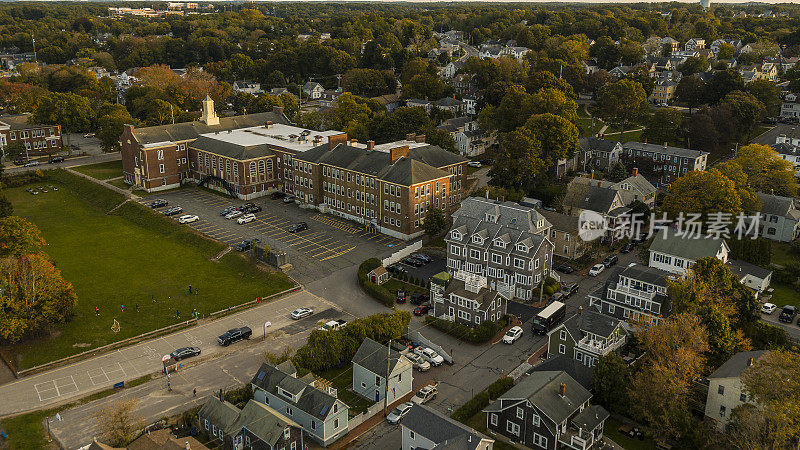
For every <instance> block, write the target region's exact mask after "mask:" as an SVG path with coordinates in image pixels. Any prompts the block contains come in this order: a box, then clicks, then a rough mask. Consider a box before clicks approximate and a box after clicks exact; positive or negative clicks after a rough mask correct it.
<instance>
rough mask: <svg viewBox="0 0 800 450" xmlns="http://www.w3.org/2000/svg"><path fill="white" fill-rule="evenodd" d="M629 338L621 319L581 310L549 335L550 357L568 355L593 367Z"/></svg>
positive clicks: (548, 351)
mask: <svg viewBox="0 0 800 450" xmlns="http://www.w3.org/2000/svg"><path fill="white" fill-rule="evenodd" d="M627 336H628V332H627V331H625V326H624V324H623V321H622V320H620V319H617V318H615V317H612V316H607V315H605V314H601V313H599V312H596V311H592V310H591V309H589V310H586V311H580V312H579V313H578V314H575V315H573V316H572V317H570V318H569V319H567V320H565V321H564V322H562V323H561V324H559V325H558V326H556V327H554V328H553V329H552V330H550V331H549V332H548V333H547V355H548V356H552V355H566V356H567V357H569V358H573V359H574V360H576V361H579V362H581V363H582V364H583V365H585V366H588V367H594V366H596V365H597V363H598V361H599V360H600V358H602V357H603V356H605V355H607V354H609V353H611V352H613V351H614V350H616V349H618V348H620V347H622V346H623V345H624V344H625V341H626V339H627Z"/></svg>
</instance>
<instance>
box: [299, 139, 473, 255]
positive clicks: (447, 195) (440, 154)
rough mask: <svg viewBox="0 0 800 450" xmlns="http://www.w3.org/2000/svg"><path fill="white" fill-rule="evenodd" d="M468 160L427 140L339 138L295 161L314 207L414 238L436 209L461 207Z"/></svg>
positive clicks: (303, 192) (304, 199) (304, 197)
mask: <svg viewBox="0 0 800 450" xmlns="http://www.w3.org/2000/svg"><path fill="white" fill-rule="evenodd" d="M466 162H467V159H466V158H463V157H461V156H459V155H456V154H454V153H450V152H448V151H446V150H443V149H441V148H439V147H437V146H434V145H430V144H426V143H425V142H424V136H416V135H408V136H406V139H405V140H402V141H396V142H390V143H387V144H381V145H375V143H374V142H372V141H369V142H367V143H366V144H360V143H358V142H356V141H355V140H351V141H347V137H346V135H344V139H341V137H340V136H335V137H331V138H330V139H329V143H328V144H323V145H320V146H318V147H316V148H314V149H312V150H309V151H307V152H303V153H301V154H298V155H297V156H296V157H295V159H294V173H295V179H294V182H295V186H296V188H295V195H297V198H298V200H299V201H300V203H301V204H303V205H306V206H308V207H312V208H316V209H319V210H320V211H323V212H330V213H332V214H334V215H336V216H339V217H343V218H346V219H349V220H354V221H356V222H359V223H363V224H365V225H367V226H369V227H372V228H374V229H376V230H377V231H380V232H381V233H384V234H388V235H390V236H395V237H399V238H401V239H411V238H414V237H416V236H419V235H421V234H422V233H423V232H424V229H423V226H424V221H425V215H426V213H427V211H428V209H430V208H431V207H435V208H439V209H441V210H442V211H444V212H445V213H448V212H452V211H454V210H455V209H457V208H458V205H459V202H460V201H461V200H462V199H463V198H464V196H465V194H464V189H465V186H466V176H467V172H466V167H465V165H466Z"/></svg>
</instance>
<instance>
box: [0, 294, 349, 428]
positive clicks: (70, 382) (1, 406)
mask: <svg viewBox="0 0 800 450" xmlns="http://www.w3.org/2000/svg"><path fill="white" fill-rule="evenodd" d="M301 306H310V307H313V308H314V309H315V311H316V312H317V313H316V314H315V315H314V316H312V318H310V319H304V321H305V322H313V323H314V324H316V322H317V320H321V319H322V318H325V319H327V320H330V319H331V318H340V317H342V314H343V313H340V312H337V311H336V309H335V308H334V307H333V305H332V304H331V303H330V302H327V301H325V300H323V299H321V298H319V297H317V296H315V295H313V294H311V293H309V292H307V291H299V292H296V293H293V294H289V295H287V296H285V297H282V298H279V299H276V300H273V301H271V302H268V303H265V304H264V305H261V306H258V307H255V308H251V309H248V310H245V311H242V312H239V313H236V314H233V315H230V316H228V317H225V318H222V319H219V320H216V321H207V322H204V323H201V324H200V325H197V326H194V327H191V328H189V329H186V330H184V331H180V332H177V333H174V334H170V335H167V336H163V337H160V338H157V339H153V340H149V341H145V342H142V343H140V344H136V345H133V346H131V347H126V348H124V349H120V350H117V351H113V352H111V353H107V354H104V355H101V356H97V357H94V358H91V359H87V360H84V361H80V362H77V363H74V364H71V365H69V366H65V367H62V368H58V369H54V370H51V371H48V372H44V373H41V374H38V375H32V376H29V377H25V378H21V379H19V380H17V381H14V382H12V383H9V384H5V385H2V386H0V398H2V399H4V401H3V402H0V416H3V415H6V414H14V413H19V412H24V411H30V410H34V409H39V408H42V407H46V406H50V405H56V404H59V403H62V402H65V401H68V400H71V399H74V398H78V397H82V396H84V395H87V394H89V393H91V392H95V391H99V390H103V389H106V388H109V387H111V386H112V385H113V384H114V383H117V382H119V381H129V380H132V379H135V378H138V377H140V376H142V375H147V374H151V373H155V372H158V371H160V370H161V367H162V363H161V358H162V356H163V355H166V354H168V353H170V352H171V351H172V350H174V349H176V348H178V347H184V346H199V347H201V349H202V351H203V354H202V356H201V357H200V358H198V360H199V361H200V362H202V361H207V360H209V359H211V358H214V357H217V356H220V355H221V354H226V353H229V352H235V351H237V350H238V349H239V347H240V346H238V345H233V346H230V347H220V346H218V345H217V342H216V339H217V336H219V335H220V334H222V333H223V332H225V330H228V329H230V328H235V327H241V326H249V327H251V328H252V329H253V333H254V337H259V336H262V335H263V324H264V323H265V322H267V321H270V322H272V325H271V326H270V328H269V329H268V332H269V333H275V332H280V331H285V332H286V333H287V334H292V333H293V332H294V331H295V330H296V328H297V327H298V322H296V321H293V320H291V318H290V317H289V313H290V312H291V311H293V310H294V309H296V308H298V307H301ZM301 322H302V321H301ZM187 362H191V363H192V364H195V363H197V362H198V361H191V360H187ZM211 365H214V364H211Z"/></svg>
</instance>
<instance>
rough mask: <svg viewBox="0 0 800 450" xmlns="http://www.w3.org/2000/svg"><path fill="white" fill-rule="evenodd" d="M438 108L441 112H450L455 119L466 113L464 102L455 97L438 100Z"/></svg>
mask: <svg viewBox="0 0 800 450" xmlns="http://www.w3.org/2000/svg"><path fill="white" fill-rule="evenodd" d="M436 107H437V108H439V109H441V110H445V111H450V112H451V113H453V116H455V117H458V116H460V115H462V114H463V113H464V102H462V101H461V100H458V99H457V98H455V97H444V98H440V99H439V100H436Z"/></svg>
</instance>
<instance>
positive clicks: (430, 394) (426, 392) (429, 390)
mask: <svg viewBox="0 0 800 450" xmlns="http://www.w3.org/2000/svg"><path fill="white" fill-rule="evenodd" d="M438 393H439V390H438V389H436V386H432V385H430V384H428V385H426V386H423V387H422V389H420V390H419V391H417V393H416V394H414V396H413V397H411V401H412V402H414V403H416V404H418V405H424V404H425V403H428V402H429V401H431V400H433V399H435V398H436V394H438Z"/></svg>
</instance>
